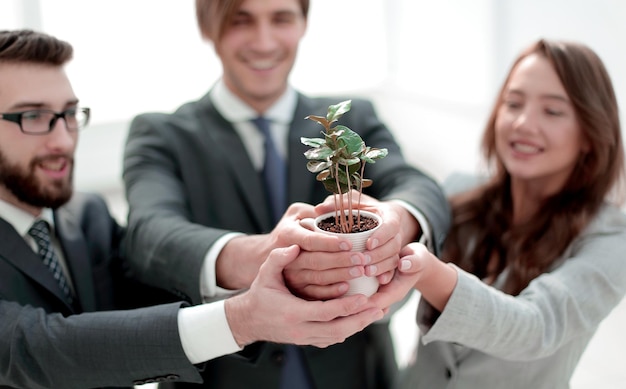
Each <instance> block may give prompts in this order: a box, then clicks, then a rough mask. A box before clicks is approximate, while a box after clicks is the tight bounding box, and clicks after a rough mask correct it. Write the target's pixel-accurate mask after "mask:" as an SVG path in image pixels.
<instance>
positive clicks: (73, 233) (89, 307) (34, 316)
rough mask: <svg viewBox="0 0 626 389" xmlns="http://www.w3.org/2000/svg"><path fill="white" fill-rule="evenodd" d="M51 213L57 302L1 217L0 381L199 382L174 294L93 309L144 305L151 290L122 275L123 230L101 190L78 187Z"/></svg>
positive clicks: (67, 384)
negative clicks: (58, 272) (65, 273)
mask: <svg viewBox="0 0 626 389" xmlns="http://www.w3.org/2000/svg"><path fill="white" fill-rule="evenodd" d="M54 219H55V231H56V233H57V237H58V238H59V241H60V243H61V246H62V249H63V253H64V256H65V259H66V261H67V265H68V268H69V272H70V274H71V278H72V281H73V284H74V286H75V291H76V297H77V300H78V302H77V303H76V304H75V306H70V305H68V304H67V303H65V302H64V301H65V300H64V299H63V298H62V294H61V293H62V292H61V290H60V288H59V286H58V284H57V283H56V281H55V280H54V279H53V277H52V274H51V273H50V271H49V270H48V269H47V268H46V267H45V266H43V264H42V262H41V259H40V258H39V257H38V256H37V255H36V254H35V253H34V252H33V250H32V249H31V248H30V247H29V246H28V244H27V243H26V241H25V240H24V238H23V237H22V236H20V235H19V234H18V233H17V231H15V229H14V228H13V227H12V226H11V225H10V224H9V223H7V222H6V221H5V220H4V219H2V218H0V366H2V368H1V369H0V388H8V387H13V388H28V389H33V388H59V389H67V388H93V387H99V386H125V387H130V386H132V385H133V384H135V383H138V382H145V381H146V380H147V381H152V380H175V379H186V380H189V381H192V382H193V381H196V382H197V381H199V380H200V377H199V375H198V373H197V370H196V369H195V368H194V367H193V365H191V364H190V363H189V361H188V360H187V359H186V357H185V355H184V352H183V350H182V347H181V344H180V337H179V336H178V324H177V315H178V310H179V309H180V306H181V304H180V303H172V304H167V305H162V306H159V307H154V308H145V309H133V310H120V311H112V312H101V311H107V310H111V309H120V308H131V307H134V306H137V305H145V304H149V303H151V301H152V297H154V295H153V294H152V293H153V292H154V291H155V290H154V289H153V288H147V287H145V286H141V285H140V284H138V283H136V282H134V281H132V280H130V279H128V278H127V277H126V275H127V272H128V271H127V269H126V268H125V265H124V263H123V261H122V260H121V256H120V252H119V249H120V246H121V242H122V237H123V235H124V231H123V230H122V229H121V228H120V227H119V226H118V225H117V224H116V223H115V221H114V219H113V218H112V217H111V216H110V214H109V212H108V209H107V207H106V205H105V203H104V201H103V200H102V198H100V197H98V196H96V195H86V194H78V193H76V194H75V195H74V197H73V198H72V200H71V201H70V202H69V203H68V204H67V205H65V206H63V207H61V208H60V209H58V210H56V211H55V212H54ZM159 294H160V295H161V296H160V297H159V299H160V300H164V299H165V298H166V297H165V295H163V294H162V292H159ZM156 350H158V352H157V351H156Z"/></svg>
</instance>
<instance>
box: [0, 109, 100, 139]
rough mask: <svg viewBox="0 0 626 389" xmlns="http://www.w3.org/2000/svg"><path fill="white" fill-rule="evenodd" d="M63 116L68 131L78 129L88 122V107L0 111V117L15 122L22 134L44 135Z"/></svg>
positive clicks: (50, 130)
mask: <svg viewBox="0 0 626 389" xmlns="http://www.w3.org/2000/svg"><path fill="white" fill-rule="evenodd" d="M60 118H63V120H64V121H65V127H66V128H67V129H68V130H69V131H76V130H80V129H82V128H83V127H85V126H86V125H87V123H88V122H89V108H77V107H74V108H70V109H66V110H65V111H63V112H54V111H51V110H49V109H34V110H31V111H23V112H11V113H0V119H2V120H7V121H9V122H13V123H17V124H18V125H19V126H20V130H21V131H22V132H23V133H24V134H31V135H44V134H47V133H49V132H52V129H53V128H54V125H55V124H56V123H57V120H59V119H60Z"/></svg>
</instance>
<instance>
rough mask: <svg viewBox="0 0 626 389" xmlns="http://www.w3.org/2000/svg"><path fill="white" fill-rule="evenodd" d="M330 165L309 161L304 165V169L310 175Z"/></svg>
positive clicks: (324, 162) (326, 162)
mask: <svg viewBox="0 0 626 389" xmlns="http://www.w3.org/2000/svg"><path fill="white" fill-rule="evenodd" d="M330 165H331V163H330V162H329V161H309V162H307V164H306V168H307V170H308V171H310V172H311V173H318V172H321V171H322V170H324V169H326V168H328V167H329V166H330Z"/></svg>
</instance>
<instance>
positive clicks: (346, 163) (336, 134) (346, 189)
mask: <svg viewBox="0 0 626 389" xmlns="http://www.w3.org/2000/svg"><path fill="white" fill-rule="evenodd" d="M351 106H352V100H346V101H343V102H341V103H339V104H335V105H331V106H329V107H328V113H327V115H326V117H323V116H315V115H309V116H307V117H306V118H305V119H309V120H313V121H315V122H317V123H319V124H321V125H322V127H324V131H322V134H323V135H324V138H300V141H301V142H302V143H303V144H304V145H306V146H310V147H311V148H310V149H309V150H307V151H306V152H305V153H304V156H305V157H306V158H307V159H308V160H309V161H308V162H307V165H306V167H307V169H308V170H309V171H310V172H312V173H317V176H316V179H317V181H320V182H322V183H323V184H324V187H325V188H326V190H327V191H329V192H330V193H333V194H334V197H335V223H336V224H338V225H340V226H341V231H342V232H345V233H347V232H350V231H352V228H353V225H354V220H353V217H352V210H353V209H354V207H353V201H352V195H351V193H352V192H351V191H352V189H355V190H357V191H358V193H359V197H358V200H357V207H356V208H357V221H356V222H357V224H358V223H360V216H361V215H360V211H359V207H358V205H359V204H360V202H361V194H362V193H363V188H367V187H368V186H370V185H372V183H373V182H372V180H371V179H367V178H364V176H363V171H364V169H365V164H366V163H368V162H369V163H374V162H375V160H376V159H380V158H384V157H385V156H387V149H377V148H373V147H369V146H366V145H365V142H364V141H363V139H361V137H360V136H359V134H357V133H356V132H354V131H352V130H351V129H350V128H348V127H346V126H343V125H340V124H337V125H335V126H334V127H333V124H335V123H336V122H337V121H338V120H339V118H341V116H343V114H344V113H346V112H348V111H349V110H350V108H351ZM344 193H348V196H347V204H346V201H344V196H342V194H344Z"/></svg>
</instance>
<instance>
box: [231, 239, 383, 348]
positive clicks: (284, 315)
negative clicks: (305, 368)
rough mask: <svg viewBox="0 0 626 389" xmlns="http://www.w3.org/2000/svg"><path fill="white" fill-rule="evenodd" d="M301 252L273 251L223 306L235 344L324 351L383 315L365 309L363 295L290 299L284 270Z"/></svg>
mask: <svg viewBox="0 0 626 389" xmlns="http://www.w3.org/2000/svg"><path fill="white" fill-rule="evenodd" d="M298 254H300V249H299V248H298V246H295V245H293V246H290V247H287V248H281V249H276V250H273V251H272V252H271V254H270V256H269V257H268V259H267V260H266V261H265V263H264V264H263V265H262V266H261V269H260V270H259V274H258V276H257V278H256V279H255V280H254V282H253V283H252V286H251V287H250V289H249V290H248V291H246V292H245V293H243V294H241V295H238V296H235V297H232V298H230V299H228V300H226V302H225V310H226V317H227V319H228V323H229V325H230V328H231V330H232V332H233V336H234V338H235V340H236V341H237V344H239V346H241V347H243V346H245V345H247V344H250V343H252V342H255V341H262V340H263V341H271V342H275V343H291V344H298V345H314V346H317V347H327V346H330V345H332V344H335V343H340V342H343V341H344V340H345V339H346V338H347V337H349V336H351V335H353V334H354V333H356V332H359V331H361V330H362V329H363V328H365V327H367V326H368V325H369V324H371V323H373V322H374V321H376V320H379V319H381V318H382V317H383V311H382V309H379V308H377V307H368V308H365V305H366V303H367V299H366V298H365V297H364V296H362V295H354V296H348V297H342V298H339V299H334V300H330V301H306V300H303V299H300V298H298V297H296V296H294V295H292V294H291V293H290V292H289V290H288V289H287V286H286V285H285V283H284V279H283V269H284V268H285V267H286V266H287V265H289V264H290V263H292V262H293V261H294V260H296V258H297V257H298Z"/></svg>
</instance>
